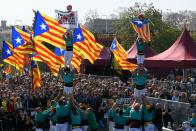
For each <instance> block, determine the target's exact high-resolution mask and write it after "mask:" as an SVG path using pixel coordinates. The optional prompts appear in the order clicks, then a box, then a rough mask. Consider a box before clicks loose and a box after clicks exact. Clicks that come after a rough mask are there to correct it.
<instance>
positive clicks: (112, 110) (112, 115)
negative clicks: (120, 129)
mask: <svg viewBox="0 0 196 131" xmlns="http://www.w3.org/2000/svg"><path fill="white" fill-rule="evenodd" d="M115 113H116V111H115V110H114V109H112V108H111V109H109V111H108V118H109V119H114V115H115Z"/></svg>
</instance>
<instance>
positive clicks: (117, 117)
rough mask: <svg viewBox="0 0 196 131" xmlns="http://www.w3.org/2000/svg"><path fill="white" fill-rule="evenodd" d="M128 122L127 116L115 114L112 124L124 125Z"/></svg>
mask: <svg viewBox="0 0 196 131" xmlns="http://www.w3.org/2000/svg"><path fill="white" fill-rule="evenodd" d="M128 121H129V117H128V116H124V115H119V114H115V115H114V123H115V124H119V125H126V123H127V122H128Z"/></svg>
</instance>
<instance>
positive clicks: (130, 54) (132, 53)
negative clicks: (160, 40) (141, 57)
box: [127, 43, 158, 59]
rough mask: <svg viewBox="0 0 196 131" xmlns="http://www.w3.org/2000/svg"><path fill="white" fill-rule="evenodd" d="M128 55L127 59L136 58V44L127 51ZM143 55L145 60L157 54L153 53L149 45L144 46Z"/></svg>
mask: <svg viewBox="0 0 196 131" xmlns="http://www.w3.org/2000/svg"><path fill="white" fill-rule="evenodd" d="M127 53H128V59H135V58H136V57H137V46H136V43H134V44H133V45H132V46H131V48H130V49H129V50H128V51H127ZM144 54H145V58H148V57H151V56H155V55H157V54H158V53H157V52H156V51H154V50H153V49H152V48H151V47H150V46H149V45H146V46H145V49H144Z"/></svg>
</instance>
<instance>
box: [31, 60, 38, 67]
mask: <svg viewBox="0 0 196 131" xmlns="http://www.w3.org/2000/svg"><path fill="white" fill-rule="evenodd" d="M31 68H32V69H33V68H37V64H36V62H35V61H34V60H32V61H31Z"/></svg>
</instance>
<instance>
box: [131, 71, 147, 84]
mask: <svg viewBox="0 0 196 131" xmlns="http://www.w3.org/2000/svg"><path fill="white" fill-rule="evenodd" d="M133 78H134V83H135V84H136V85H145V84H146V79H147V72H146V71H144V74H143V75H139V74H138V73H134V74H133Z"/></svg>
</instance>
